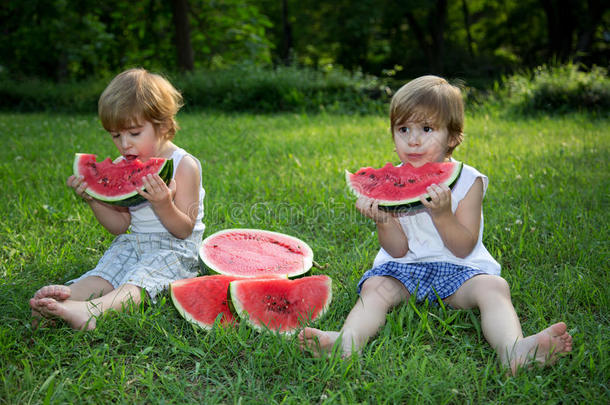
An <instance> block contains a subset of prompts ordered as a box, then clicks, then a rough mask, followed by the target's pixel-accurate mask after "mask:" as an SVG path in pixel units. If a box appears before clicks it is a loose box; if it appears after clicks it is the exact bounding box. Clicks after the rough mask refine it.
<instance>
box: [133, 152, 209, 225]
mask: <svg viewBox="0 0 610 405" xmlns="http://www.w3.org/2000/svg"><path fill="white" fill-rule="evenodd" d="M187 155H188V156H190V157H191V158H192V159H194V160H195V162H197V166H198V167H199V179H200V182H199V208H198V211H197V220H196V221H195V227H194V228H193V232H196V231H202V232H203V231H204V230H205V224H204V223H203V222H202V221H201V220H202V219H203V198H204V196H205V190H204V189H203V185H202V184H203V183H202V180H201V179H202V171H201V163H200V162H199V160H198V159H197V158H195V157H194V156H193V155H191V154H189V153H188V152H186V151H185V150H184V149H182V148H177V149H176V150H175V151H174V153H172V156H171V157H170V159H173V160H174V173H173V174H172V179H173V178H174V177H175V176H176V171H177V170H178V166H179V165H180V161H181V160H182V158H183V157H185V156H187ZM129 213H130V214H131V231H132V232H139V233H153V232H167V228H165V227H164V226H163V224H162V223H161V220H160V219H159V217H158V216H157V214H156V213H155V211H154V210H153V209H152V205H151V204H150V203H149V202H148V201H146V202H144V203H142V204H139V205H136V206H133V207H129Z"/></svg>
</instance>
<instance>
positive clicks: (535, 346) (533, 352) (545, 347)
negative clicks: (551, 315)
mask: <svg viewBox="0 0 610 405" xmlns="http://www.w3.org/2000/svg"><path fill="white" fill-rule="evenodd" d="M567 329H568V328H567V326H566V324H565V323H563V322H558V323H556V324H553V325H551V326H549V327H548V328H546V329H544V330H542V331H540V332H538V333H537V334H535V335H531V336H528V337H526V338H524V339H521V340H519V341H518V342H517V343H515V346H514V348H513V349H512V352H511V355H510V358H509V359H510V369H511V372H512V373H513V375H515V374H516V373H517V372H518V370H519V368H520V367H523V366H527V365H531V364H533V363H534V362H536V363H539V364H542V365H550V364H553V363H555V361H556V360H557V355H558V354H560V353H567V352H571V351H572V336H571V335H570V334H569V333H568V332H567Z"/></svg>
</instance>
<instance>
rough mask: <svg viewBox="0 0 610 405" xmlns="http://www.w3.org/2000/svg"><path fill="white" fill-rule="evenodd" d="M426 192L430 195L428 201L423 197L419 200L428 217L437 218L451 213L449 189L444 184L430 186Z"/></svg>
mask: <svg viewBox="0 0 610 405" xmlns="http://www.w3.org/2000/svg"><path fill="white" fill-rule="evenodd" d="M426 191H427V192H428V194H429V195H430V201H428V200H426V199H425V198H424V196H423V195H422V196H421V197H420V198H419V199H420V201H421V203H422V204H423V205H424V207H426V208H427V209H428V212H429V213H430V215H432V216H433V217H437V216H441V215H445V214H450V213H451V189H449V187H447V186H446V185H445V184H441V185H438V184H432V185H431V186H429V187H428V188H427V189H426Z"/></svg>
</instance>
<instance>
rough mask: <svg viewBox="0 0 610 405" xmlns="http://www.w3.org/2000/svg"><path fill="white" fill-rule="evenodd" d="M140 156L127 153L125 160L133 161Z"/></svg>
mask: <svg viewBox="0 0 610 405" xmlns="http://www.w3.org/2000/svg"><path fill="white" fill-rule="evenodd" d="M137 158H138V155H125V160H128V161H131V160H135V159H137Z"/></svg>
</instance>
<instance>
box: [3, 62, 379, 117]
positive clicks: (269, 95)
mask: <svg viewBox="0 0 610 405" xmlns="http://www.w3.org/2000/svg"><path fill="white" fill-rule="evenodd" d="M168 79H169V80H170V81H171V82H172V83H173V84H174V85H175V86H176V87H177V88H178V89H180V90H181V91H182V93H183V96H184V98H185V103H186V105H185V108H186V109H187V110H193V109H212V110H223V111H242V112H278V111H320V110H332V111H336V112H371V111H375V110H377V109H379V108H381V107H382V106H383V105H384V103H385V102H386V101H387V100H388V99H389V95H390V94H391V92H390V91H389V90H388V89H387V88H386V87H385V86H384V85H383V84H382V83H381V81H380V80H379V79H377V78H376V77H373V76H365V75H363V74H360V73H348V72H346V71H343V70H338V69H334V70H328V71H319V70H314V69H309V68H295V67H278V68H276V69H270V68H262V67H257V66H254V65H251V66H246V67H234V68H230V69H224V70H199V71H196V72H193V73H187V74H176V75H169V76H168ZM109 81H110V78H105V79H100V80H96V81H93V80H89V81H82V82H73V83H63V84H55V83H52V82H49V81H46V82H45V81H41V80H29V81H28V80H25V81H14V80H9V79H6V78H5V79H0V109H2V110H8V111H21V112H24V111H61V112H72V113H74V112H84V113H95V112H96V111H97V100H98V98H99V95H100V94H101V92H102V91H103V89H104V87H105V86H106V85H107V83H108V82H109Z"/></svg>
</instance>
